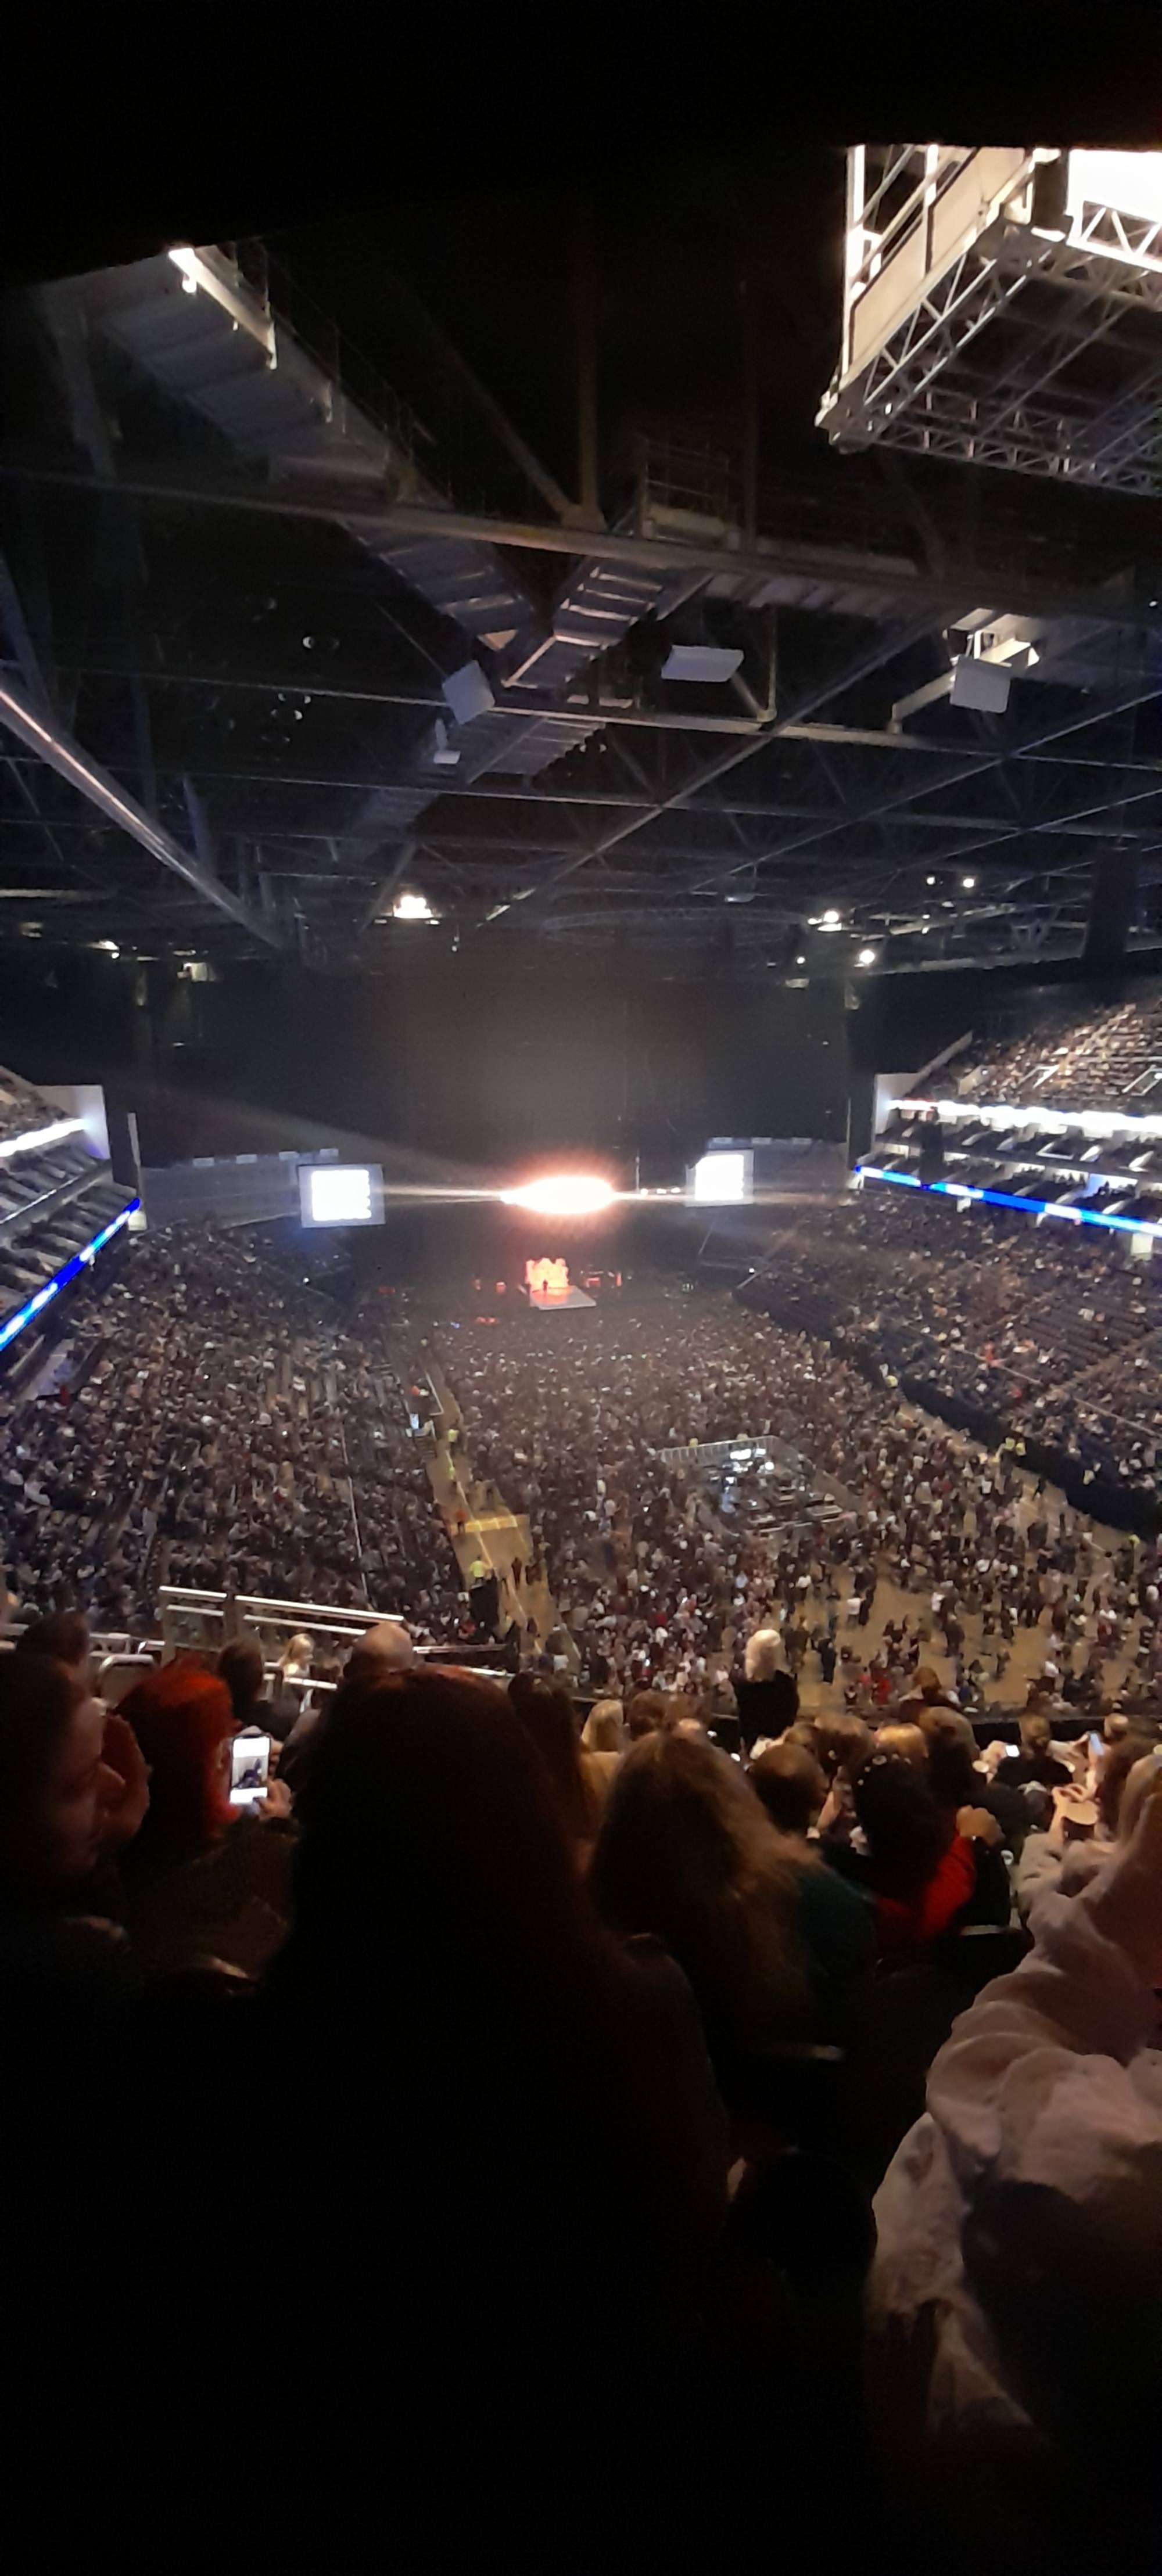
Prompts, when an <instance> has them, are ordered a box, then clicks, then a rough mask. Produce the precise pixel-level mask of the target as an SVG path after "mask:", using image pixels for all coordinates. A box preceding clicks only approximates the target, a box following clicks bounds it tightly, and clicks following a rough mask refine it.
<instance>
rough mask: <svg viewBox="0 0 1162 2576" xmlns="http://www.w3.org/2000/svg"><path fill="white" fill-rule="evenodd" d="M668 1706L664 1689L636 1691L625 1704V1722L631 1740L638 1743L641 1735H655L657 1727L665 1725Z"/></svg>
mask: <svg viewBox="0 0 1162 2576" xmlns="http://www.w3.org/2000/svg"><path fill="white" fill-rule="evenodd" d="M668 1707H669V1704H668V1701H667V1698H666V1694H665V1692H664V1691H660V1690H637V1691H634V1692H633V1693H632V1695H631V1697H630V1698H629V1699H628V1700H627V1701H626V1704H625V1722H626V1726H627V1728H628V1730H629V1735H630V1739H631V1742H634V1743H636V1742H637V1739H638V1737H639V1736H643V1735H653V1733H654V1732H655V1730H656V1728H658V1727H660V1726H664V1725H665V1724H666V1720H667V1716H668Z"/></svg>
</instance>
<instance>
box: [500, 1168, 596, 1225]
mask: <svg viewBox="0 0 1162 2576" xmlns="http://www.w3.org/2000/svg"><path fill="white" fill-rule="evenodd" d="M500 1195H501V1198H502V1199H503V1201H504V1204H505V1206H506V1207H520V1208H528V1209H529V1210H530V1211H531V1213H532V1214H533V1215H534V1216H596V1215H598V1213H599V1211H600V1210H601V1209H602V1208H607V1207H612V1205H613V1201H614V1199H615V1198H616V1197H617V1192H616V1190H615V1189H614V1187H613V1183H612V1182H611V1181H603V1180H602V1178H601V1175H600V1173H599V1172H549V1173H547V1174H546V1176H545V1178H544V1180H541V1181H525V1182H524V1183H523V1185H522V1187H521V1188H520V1189H518V1190H502V1191H501V1193H500Z"/></svg>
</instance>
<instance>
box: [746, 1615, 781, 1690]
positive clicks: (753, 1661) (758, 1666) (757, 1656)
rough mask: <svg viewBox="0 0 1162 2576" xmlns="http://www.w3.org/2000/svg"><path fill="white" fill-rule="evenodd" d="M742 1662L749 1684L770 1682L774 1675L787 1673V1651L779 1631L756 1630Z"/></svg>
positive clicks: (748, 1641)
mask: <svg viewBox="0 0 1162 2576" xmlns="http://www.w3.org/2000/svg"><path fill="white" fill-rule="evenodd" d="M742 1661H743V1670H744V1672H745V1674H746V1677H747V1680H748V1682H769V1680H770V1678H771V1675H772V1673H785V1672H786V1669H787V1650H786V1647H785V1646H784V1644H783V1640H782V1637H781V1636H780V1634H779V1631H778V1629H777V1628H756V1629H755V1632H754V1635H753V1637H748V1638H747V1641H746V1651H745V1653H744V1655H743V1659H742Z"/></svg>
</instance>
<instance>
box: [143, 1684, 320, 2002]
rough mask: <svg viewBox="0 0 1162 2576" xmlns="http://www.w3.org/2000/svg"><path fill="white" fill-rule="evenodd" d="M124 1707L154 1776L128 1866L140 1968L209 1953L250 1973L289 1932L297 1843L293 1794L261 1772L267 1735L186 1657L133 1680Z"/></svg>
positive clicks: (177, 1965) (158, 1968)
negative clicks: (242, 1731) (249, 1727)
mask: <svg viewBox="0 0 1162 2576" xmlns="http://www.w3.org/2000/svg"><path fill="white" fill-rule="evenodd" d="M122 1713H123V1715H124V1716H125V1717H126V1718H127V1720H128V1722H129V1724H130V1726H131V1727H132V1729H133V1732H134V1735H135V1736H136V1739H137V1742H138V1744H139V1745H140V1748H141V1751H142V1753H143V1755H144V1757H145V1760H146V1762H147V1764H148V1765H149V1774H150V1810H149V1817H148V1819H147V1826H146V1828H143V1830H142V1832H141V1833H140V1834H139V1835H138V1837H137V1842H136V1845H135V1847H134V1849H133V1851H132V1853H131V1854H130V1856H129V1858H128V1861H127V1864H126V1866H125V1869H124V1873H123V1875H124V1882H125V1890H126V1898H127V1910H128V1923H129V1931H130V1935H131V1938H132V1941H133V1946H134V1950H135V1952H136V1953H137V1956H138V1958H139V1960H140V1963H141V1965H142V1967H143V1968H144V1969H145V1970H146V1972H147V1973H161V1974H164V1973H168V1972H172V1971H175V1970H178V1969H182V1968H187V1967H190V1966H193V1965H196V1964H198V1963H199V1962H203V1961H205V1960H207V1959H216V1960H222V1961H224V1962H225V1963H226V1964H227V1965H228V1966H231V1967H237V1968H242V1969H244V1970H245V1971H246V1973H247V1974H248V1975H257V1973H258V1971H259V1970H260V1969H261V1968H262V1967H264V1966H265V1964H266V1961H267V1960H268V1959H269V1958H271V1957H272V1956H273V1953H274V1951H275V1950H276V1949H277V1948H278V1946H279V1943H280V1942H281V1940H282V1938H283V1935H284V1933H285V1929H286V1920H287V1915H288V1911H289V1892H288V1891H289V1870H290V1857H291V1845H292V1841H293V1835H292V1833H291V1831H290V1830H289V1818H290V1805H291V1802H290V1794H289V1792H288V1791H287V1790H286V1789H285V1788H284V1787H283V1785H282V1784H281V1782H279V1781H277V1780H271V1779H269V1778H267V1779H266V1781H265V1786H264V1785H263V1782H262V1780H261V1779H260V1778H259V1777H258V1774H259V1772H260V1771H262V1770H264V1769H265V1768H266V1767H267V1766H264V1765H263V1764H262V1762H261V1759H260V1748H261V1746H262V1745H263V1744H264V1743H265V1745H266V1747H267V1750H268V1751H269V1739H268V1738H259V1737H256V1736H250V1735H244V1736H240V1735H238V1734H237V1732H236V1727H235V1720H234V1711H233V1708H232V1706H231V1701H230V1694H229V1691H228V1690H227V1688H226V1685H225V1683H224V1682H223V1681H220V1680H219V1679H218V1678H217V1677H216V1676H215V1675H214V1674H212V1673H207V1672H204V1671H203V1670H202V1668H201V1666H200V1665H198V1664H196V1663H192V1662H189V1661H183V1660H182V1659H181V1658H179V1659H178V1660H177V1661H176V1662H174V1663H172V1664H165V1665H163V1666H162V1668H161V1670H160V1671H159V1672H156V1673H151V1674H150V1676H149V1678H148V1680H146V1681H144V1682H139V1683H138V1686H137V1688H136V1690H134V1691H131V1692H130V1694H129V1697H128V1698H127V1699H126V1700H125V1701H124V1702H123V1704H122ZM238 1746H241V1747H242V1748H243V1752H244V1756H245V1759H244V1761H243V1764H242V1766H241V1770H240V1772H239V1775H238V1776H239V1779H240V1780H241V1783H242V1785H241V1788H240V1789H239V1788H238V1787H237V1785H236V1783H235V1769H236V1765H235V1749H236V1747H238ZM251 1772H253V1773H254V1775H255V1776H254V1779H253V1780H251V1779H250V1777H249V1774H250V1773H251Z"/></svg>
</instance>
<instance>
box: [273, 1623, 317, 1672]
mask: <svg viewBox="0 0 1162 2576" xmlns="http://www.w3.org/2000/svg"><path fill="white" fill-rule="evenodd" d="M314 1657H315V1641H314V1638H313V1637H309V1636H308V1635H307V1632H306V1629H305V1628H297V1629H296V1630H295V1633H294V1636H293V1637H288V1638H287V1641H286V1644H285V1646H284V1647H283V1650H282V1653H281V1655H280V1656H279V1659H278V1669H279V1672H280V1673H281V1674H282V1677H283V1679H284V1681H289V1680H290V1679H291V1678H292V1676H293V1677H294V1678H295V1679H297V1680H299V1681H302V1680H305V1678H306V1676H307V1674H308V1673H309V1672H310V1669H311V1665H312V1663H313V1662H314Z"/></svg>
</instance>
